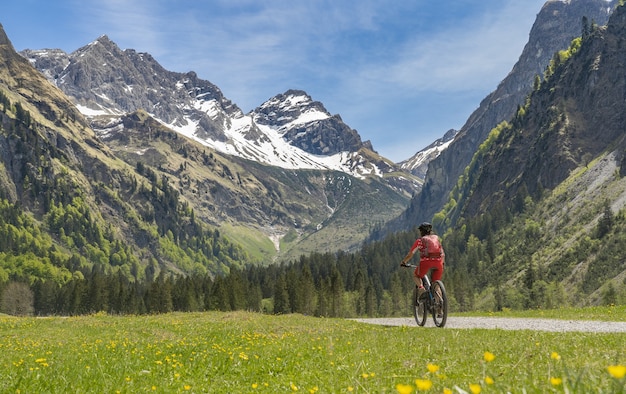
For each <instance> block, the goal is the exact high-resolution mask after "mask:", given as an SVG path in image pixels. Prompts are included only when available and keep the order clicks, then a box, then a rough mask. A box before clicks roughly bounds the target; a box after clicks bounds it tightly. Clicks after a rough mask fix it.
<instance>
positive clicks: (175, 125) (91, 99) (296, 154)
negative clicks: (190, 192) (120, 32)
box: [21, 35, 421, 196]
mask: <svg viewBox="0 0 626 394" xmlns="http://www.w3.org/2000/svg"><path fill="white" fill-rule="evenodd" d="M21 54H22V55H23V56H25V57H26V58H28V59H29V60H30V61H31V63H32V64H33V65H34V66H35V67H36V68H37V69H39V70H40V71H41V72H43V73H44V75H46V76H47V77H48V78H49V79H50V80H51V82H53V83H55V84H56V85H57V86H59V87H60V88H61V89H62V90H64V91H65V92H66V93H67V94H68V95H69V96H70V97H72V98H73V100H74V101H75V102H76V105H77V106H78V108H79V109H80V110H81V112H83V114H84V115H86V116H88V117H89V118H95V117H97V116H104V115H106V116H116V115H121V114H123V113H129V112H133V111H135V110H138V109H143V110H145V111H146V112H148V113H149V114H151V116H153V117H155V119H158V120H159V121H160V122H162V123H163V124H165V125H167V126H168V127H170V128H172V129H173V130H175V131H177V132H179V133H181V134H183V135H186V136H188V137H190V138H193V139H196V140H197V141H198V142H200V143H202V144H204V145H207V146H209V147H211V148H213V149H216V150H218V151H220V152H222V153H226V154H230V155H236V156H239V157H242V158H246V159H250V160H256V161H259V162H261V163H265V164H269V165H275V166H279V167H284V168H292V169H295V168H310V169H322V170H323V169H331V170H337V171H343V172H346V173H348V174H351V175H353V176H357V177H361V178H367V177H369V176H378V177H381V178H384V179H385V180H386V181H388V182H390V184H391V186H392V187H394V188H396V189H397V190H402V191H403V193H405V194H406V195H407V196H410V195H412V194H413V193H414V192H415V191H416V190H418V189H419V188H420V187H421V179H419V178H416V177H414V176H413V175H412V174H410V173H406V172H405V171H404V170H403V169H402V168H401V167H400V166H397V165H396V164H395V163H393V162H391V161H390V160H387V159H385V158H383V157H378V158H377V159H376V160H373V161H372V160H370V158H371V157H372V156H377V153H376V152H375V151H374V149H373V147H372V145H371V143H370V142H369V141H366V142H363V141H361V137H360V136H359V134H358V132H357V131H356V130H353V129H351V128H350V127H349V126H347V125H346V124H345V123H344V122H343V121H342V119H341V117H340V116H339V115H331V114H330V113H328V111H327V110H326V109H325V108H324V106H323V104H322V103H320V102H317V101H313V100H312V98H311V97H310V96H309V95H308V94H306V92H303V91H300V90H289V91H287V92H285V93H282V94H277V95H276V96H274V97H272V98H270V99H268V100H267V101H266V102H265V103H262V104H261V105H260V106H259V107H257V108H255V109H254V110H252V111H250V113H248V114H244V113H243V112H242V111H241V109H240V108H239V107H237V106H236V104H234V103H233V102H232V101H230V100H228V99H227V98H225V97H224V96H223V94H222V92H221V91H220V90H219V88H218V87H217V86H215V85H214V84H212V83H210V82H208V81H206V80H202V79H200V78H198V76H197V74H196V73H195V72H193V71H191V72H188V73H176V72H171V71H167V70H165V69H164V68H163V67H162V66H160V65H159V64H158V62H157V61H156V60H155V59H154V58H153V57H152V56H150V55H149V54H146V53H138V52H136V51H135V50H132V49H126V50H123V51H122V50H121V49H120V48H119V47H118V46H117V45H116V44H115V43H114V42H112V41H111V40H110V39H109V38H108V37H107V36H106V35H103V36H101V37H99V38H98V39H97V40H95V41H93V42H92V43H90V44H88V45H86V46H84V47H81V48H79V49H78V50H76V51H74V52H72V53H71V54H66V55H65V56H64V55H62V53H59V51H58V50H54V51H52V50H24V51H22V52H21ZM51 55H52V56H51ZM295 115H297V117H295ZM287 119H291V121H290V122H287ZM362 151H367V153H366V154H362V153H361V152H362ZM401 173H404V175H402V176H398V175H396V174H401Z"/></svg>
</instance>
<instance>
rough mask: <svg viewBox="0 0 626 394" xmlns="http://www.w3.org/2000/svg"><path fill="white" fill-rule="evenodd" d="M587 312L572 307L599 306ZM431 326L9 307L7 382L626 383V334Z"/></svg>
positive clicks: (4, 349) (1, 377) (4, 386)
mask: <svg viewBox="0 0 626 394" xmlns="http://www.w3.org/2000/svg"><path fill="white" fill-rule="evenodd" d="M582 311H583V312H582V313H581V310H578V311H571V312H568V313H571V314H574V313H576V314H577V315H578V316H583V317H585V316H587V315H586V314H585V313H584V310H582ZM618 311H621V313H618V314H617V315H619V316H620V318H618V319H615V320H620V319H621V320H623V319H624V318H623V315H624V313H623V312H624V309H623V308H621V309H619V310H618ZM598 313H599V314H600V312H598ZM608 313H614V314H615V313H616V312H615V309H614V308H610V307H607V308H604V313H603V315H605V316H606V315H607V314H608ZM531 315H532V314H531ZM530 317H532V316H530ZM535 317H539V316H535ZM542 317H545V316H542ZM449 319H454V315H452V316H450V317H449ZM430 325H431V327H428V326H427V327H423V328H422V327H417V326H411V327H384V326H375V325H369V324H365V323H358V322H355V321H351V320H345V319H325V318H314V317H307V316H302V315H283V316H270V315H263V314H258V313H247V312H233V313H223V312H203V313H172V314H163V315H150V316H108V315H104V314H97V315H91V316H80V317H66V318H64V317H51V318H17V317H8V316H0V392H1V393H70V392H72V393H152V392H154V393H257V392H258V393H293V392H301V393H350V392H353V393H415V392H430V393H473V394H475V393H480V392H482V393H501V392H512V393H522V392H527V393H535V392H536V393H545V392H559V393H563V392H567V393H589V392H602V393H620V392H621V393H623V392H625V390H626V389H625V384H626V377H625V376H624V375H625V374H626V366H625V365H626V333H616V334H597V333H596V334H593V333H578V332H576V333H550V332H535V331H504V330H486V329H472V330H455V329H447V328H444V329H439V328H435V327H432V324H430Z"/></svg>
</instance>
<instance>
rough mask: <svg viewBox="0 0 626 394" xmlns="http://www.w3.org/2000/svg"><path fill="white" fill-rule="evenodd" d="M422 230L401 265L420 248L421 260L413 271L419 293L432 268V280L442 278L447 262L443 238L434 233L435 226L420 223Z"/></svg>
mask: <svg viewBox="0 0 626 394" xmlns="http://www.w3.org/2000/svg"><path fill="white" fill-rule="evenodd" d="M418 228H419V231H420V237H419V238H417V239H416V240H415V243H414V244H413V246H411V250H409V253H408V254H407V255H406V257H404V258H403V259H402V263H400V266H404V265H406V264H407V263H408V261H409V260H411V258H412V257H413V255H414V254H415V253H417V251H418V250H419V252H420V262H419V264H418V265H417V268H415V271H414V272H413V281H414V282H415V285H416V286H417V288H418V291H419V293H420V294H421V293H423V292H424V286H423V285H422V278H423V277H424V275H426V274H427V273H428V271H430V270H432V274H431V275H432V276H431V279H432V281H433V282H434V281H436V280H441V276H442V275H443V266H444V262H445V256H446V255H445V253H444V251H443V247H442V246H441V240H440V239H439V237H438V236H437V235H436V234H434V233H433V226H432V224H430V223H428V222H424V223H422V224H420V226H419V227H418Z"/></svg>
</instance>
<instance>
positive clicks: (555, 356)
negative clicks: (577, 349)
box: [550, 352, 561, 360]
mask: <svg viewBox="0 0 626 394" xmlns="http://www.w3.org/2000/svg"><path fill="white" fill-rule="evenodd" d="M550 358H551V359H553V360H560V359H561V355H560V354H558V353H557V352H552V353H551V354H550Z"/></svg>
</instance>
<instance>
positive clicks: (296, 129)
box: [251, 90, 372, 155]
mask: <svg viewBox="0 0 626 394" xmlns="http://www.w3.org/2000/svg"><path fill="white" fill-rule="evenodd" d="M251 116H252V118H253V119H254V121H255V122H256V123H257V124H259V125H265V126H269V127H272V128H275V129H276V130H277V131H278V133H279V134H281V135H282V137H283V138H284V139H285V140H287V141H288V142H289V143H290V144H291V145H293V146H296V147H298V148H300V149H302V150H303V151H305V152H308V153H312V154H314V155H333V154H336V153H340V152H356V151H358V150H359V149H361V148H362V147H364V146H365V145H364V144H363V142H362V141H361V136H360V135H359V134H358V133H357V132H356V131H355V130H353V129H351V128H350V127H348V125H346V124H345V123H343V121H342V119H341V117H340V116H339V115H334V116H332V115H331V114H330V113H329V112H328V111H327V110H326V108H325V107H324V105H323V104H322V103H320V102H319V101H313V99H312V98H311V97H310V96H309V95H308V94H307V93H306V92H304V91H301V90H288V91H287V92H285V93H284V94H279V95H277V96H275V97H273V98H271V99H270V100H268V101H266V102H265V103H263V105H261V106H260V107H258V108H256V109H254V110H253V111H252V113H251ZM367 147H368V148H369V149H372V147H371V145H367Z"/></svg>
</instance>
